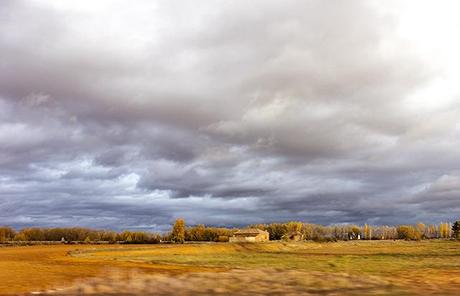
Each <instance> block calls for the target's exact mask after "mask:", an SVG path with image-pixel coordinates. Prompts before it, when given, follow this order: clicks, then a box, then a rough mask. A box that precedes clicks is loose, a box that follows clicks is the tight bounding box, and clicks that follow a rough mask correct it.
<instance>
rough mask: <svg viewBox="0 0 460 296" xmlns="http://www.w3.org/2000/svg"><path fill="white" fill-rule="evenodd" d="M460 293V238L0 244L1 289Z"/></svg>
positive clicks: (160, 292) (51, 291) (130, 292)
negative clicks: (424, 239)
mask: <svg viewBox="0 0 460 296" xmlns="http://www.w3.org/2000/svg"><path fill="white" fill-rule="evenodd" d="M37 291H47V292H46V293H47V294H54V295H56V294H63V295H69V294H75V295H79V294H83V293H86V294H105V295H108V294H111V293H115V292H116V293H119V294H123V293H124V295H136V294H139V295H142V294H148V293H155V294H157V295H168V294H171V293H172V292H179V291H180V292H181V295H199V294H202V295H203V294H209V293H216V294H217V293H221V294H242V295H254V294H272V295H280V294H292V295H297V294H305V295H374V294H377V295H420V294H424V295H427V294H432V295H449V294H450V295H458V294H459V293H460V242H453V241H422V242H406V241H359V242H358V241H354V242H337V243H314V242H303V243H282V242H269V243H259V244H231V243H209V244H185V245H105V246H104V245H102V246H91V245H78V246H75V245H59V246H30V247H8V248H0V294H8V293H10V294H15V293H16V294H18V293H26V292H37Z"/></svg>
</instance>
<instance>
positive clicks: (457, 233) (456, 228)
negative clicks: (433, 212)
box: [452, 220, 460, 239]
mask: <svg viewBox="0 0 460 296" xmlns="http://www.w3.org/2000/svg"><path fill="white" fill-rule="evenodd" d="M452 232H453V234H454V237H455V238H456V239H460V220H458V221H455V222H454V224H453V225H452Z"/></svg>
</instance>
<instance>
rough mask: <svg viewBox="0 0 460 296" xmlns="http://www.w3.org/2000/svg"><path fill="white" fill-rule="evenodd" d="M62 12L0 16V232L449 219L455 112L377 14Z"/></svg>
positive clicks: (253, 8)
mask: <svg viewBox="0 0 460 296" xmlns="http://www.w3.org/2000/svg"><path fill="white" fill-rule="evenodd" d="M73 5H75V3H67V4H62V3H61V4H59V3H53V2H51V1H50V2H48V1H43V2H32V1H7V2H5V3H2V7H1V8H0V56H1V57H2V60H1V61H0V224H12V225H14V226H18V227H19V226H28V225H45V226H53V225H75V224H80V225H84V226H94V227H108V228H139V227H141V228H145V229H149V228H150V229H160V230H164V229H166V228H167V227H168V225H169V224H170V223H171V222H172V220H173V219H174V218H176V217H179V216H183V217H185V218H186V220H187V221H188V222H189V223H192V224H193V223H208V224H214V225H241V224H245V223H260V222H270V221H283V220H305V221H310V222H317V223H325V224H329V223H364V222H368V223H376V224H384V223H387V224H392V223H409V222H416V221H418V220H426V221H437V220H451V219H453V218H455V217H454V215H455V213H454V211H453V210H452V209H458V207H459V205H458V200H457V197H456V193H457V191H456V189H455V184H456V183H455V182H456V181H458V180H456V179H455V178H454V179H449V180H450V181H448V182H447V181H446V180H445V178H446V177H442V176H455V175H458V173H457V169H458V166H459V165H460V159H459V157H458V153H457V151H456V149H455V147H458V144H459V143H458V139H459V137H458V136H459V134H458V126H459V120H458V118H459V115H460V114H459V111H460V105H459V104H458V103H456V100H451V102H450V103H446V104H445V105H443V107H442V108H437V109H436V108H433V109H429V108H428V109H420V108H417V106H416V104H417V103H416V102H415V103H414V101H410V100H408V99H409V98H410V97H411V96H413V95H414V94H417V93H418V92H420V91H421V90H423V88H424V87H425V86H427V85H429V84H430V83H431V82H432V81H435V80H436V79H438V78H439V72H438V70H437V69H436V67H435V66H433V65H432V64H431V63H430V61H428V60H426V58H424V57H423V56H419V55H418V54H417V51H416V50H415V48H413V47H410V46H406V45H407V43H405V42H404V40H401V39H400V37H399V36H398V35H397V28H398V22H399V21H400V20H398V18H397V16H395V15H392V14H390V13H385V12H383V11H382V10H380V9H379V6H377V5H376V3H374V2H372V1H358V0H357V1H347V3H341V2H336V1H316V0H311V1H310V0H309V1H291V0H290V1H285V2H283V3H280V2H278V1H251V3H246V2H243V1H233V2H228V1H202V2H194V3H191V2H190V3H188V2H184V1H153V2H151V1H140V2H137V3H136V4H135V5H130V6H129V7H128V6H126V4H125V3H124V2H123V1H111V2H110V3H106V5H105V6H104V7H103V9H101V8H100V7H99V8H98V5H96V4H94V6H92V5H91V4H88V5H87V7H83V8H81V7H79V6H76V7H74V6H73ZM386 5H389V6H391V5H393V4H386ZM79 9H80V10H79ZM411 102H412V103H411ZM443 178H444V179H443ZM447 183H448V184H447ZM427 186H428V187H427ZM446 186H447V187H448V188H450V189H449V190H447V191H446V190H444V189H442V188H444V187H446ZM426 187H427V188H428V189H426ZM424 188H425V191H424ZM452 188H453V189H452ZM435 205H436V206H435ZM432 208H435V209H432Z"/></svg>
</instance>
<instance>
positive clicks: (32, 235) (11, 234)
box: [0, 227, 162, 244]
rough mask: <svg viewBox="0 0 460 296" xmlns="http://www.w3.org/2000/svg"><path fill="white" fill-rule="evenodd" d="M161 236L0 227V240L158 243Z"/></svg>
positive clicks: (66, 229) (140, 233)
mask: <svg viewBox="0 0 460 296" xmlns="http://www.w3.org/2000/svg"><path fill="white" fill-rule="evenodd" d="M161 239H162V236H161V235H159V234H157V233H150V232H141V231H134V232H133V231H123V232H115V231H107V230H94V229H89V228H81V227H73V228H38V227H33V228H24V229H21V230H20V231H18V232H16V231H15V230H14V229H13V228H11V227H0V242H3V241H23V242H30V241H63V242H86V243H90V242H108V243H116V242H123V243H133V244H135V243H159V242H160V240H161Z"/></svg>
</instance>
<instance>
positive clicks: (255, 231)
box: [235, 228, 267, 235]
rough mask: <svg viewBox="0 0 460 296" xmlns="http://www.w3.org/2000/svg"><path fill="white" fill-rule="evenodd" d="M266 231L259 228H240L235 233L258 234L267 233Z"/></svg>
mask: <svg viewBox="0 0 460 296" xmlns="http://www.w3.org/2000/svg"><path fill="white" fill-rule="evenodd" d="M266 233H267V232H266V231H263V230H260V229H257V228H247V229H240V230H238V231H237V232H235V235H257V234H266Z"/></svg>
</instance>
